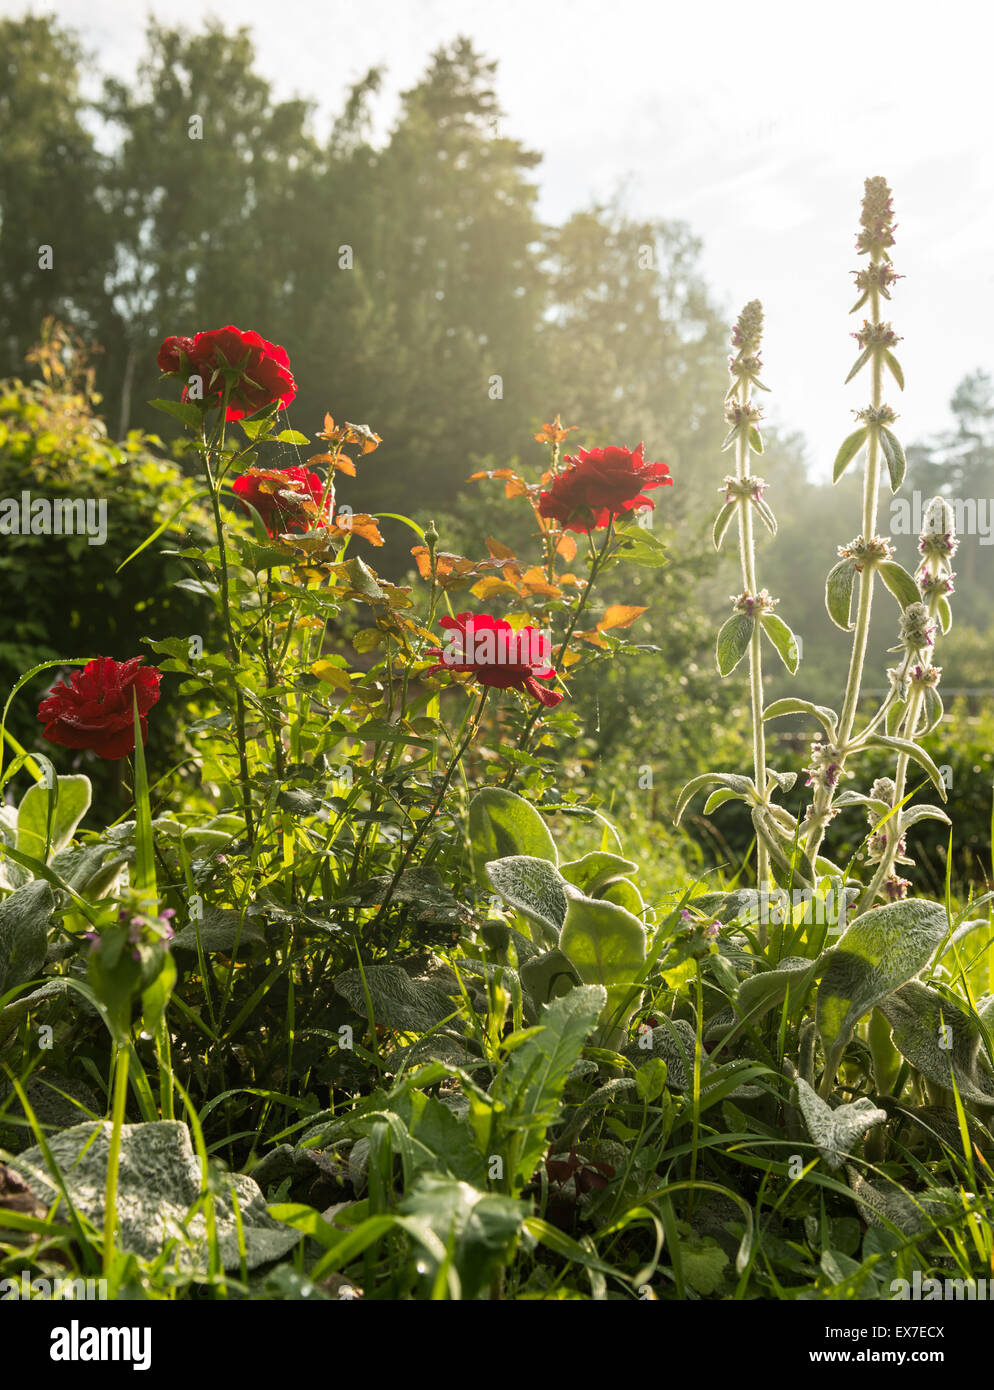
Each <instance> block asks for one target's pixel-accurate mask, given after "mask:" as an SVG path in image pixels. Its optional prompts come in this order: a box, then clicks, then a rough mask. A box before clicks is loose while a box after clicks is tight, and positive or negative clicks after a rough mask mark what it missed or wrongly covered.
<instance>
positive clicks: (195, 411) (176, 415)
mask: <svg viewBox="0 0 994 1390" xmlns="http://www.w3.org/2000/svg"><path fill="white" fill-rule="evenodd" d="M149 405H150V406H151V407H152V409H153V410H161V411H162V413H163V415H171V416H172V417H173V419H174V420H179V422H180V423H181V424H183V425H186V426H187V428H188V429H191V430H193V431H194V433H197V432H198V431H199V429H200V424H201V421H202V420H203V418H204V417H203V412H202V410H201V409H200V407H199V406H196V405H194V404H193V402H192V401H165V400H162V399H159V400H154V401H149Z"/></svg>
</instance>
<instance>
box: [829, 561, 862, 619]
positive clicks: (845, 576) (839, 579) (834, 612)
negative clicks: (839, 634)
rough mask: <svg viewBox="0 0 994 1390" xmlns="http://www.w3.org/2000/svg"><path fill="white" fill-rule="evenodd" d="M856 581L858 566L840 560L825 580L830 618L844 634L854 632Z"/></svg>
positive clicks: (852, 562) (851, 562)
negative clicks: (854, 585)
mask: <svg viewBox="0 0 994 1390" xmlns="http://www.w3.org/2000/svg"><path fill="white" fill-rule="evenodd" d="M855 580H856V565H855V562H854V561H853V560H851V559H846V560H840V561H839V563H838V564H837V565H835V566H833V568H832V569H830V570H829V572H828V578H827V579H826V580H825V607H826V608H827V609H828V616H829V617H830V618H831V619H832V622H833V623H834V624H835V626H836V627H841V628H842V631H843V632H851V631H852V617H851V613H852V591H853V584H854V583H855Z"/></svg>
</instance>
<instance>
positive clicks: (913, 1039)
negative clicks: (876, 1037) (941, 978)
mask: <svg viewBox="0 0 994 1390" xmlns="http://www.w3.org/2000/svg"><path fill="white" fill-rule="evenodd" d="M878 1007H879V1009H880V1012H881V1013H882V1014H883V1015H884V1017H885V1018H886V1019H887V1022H888V1023H889V1024H890V1026H891V1030H892V1033H893V1038H894V1046H895V1047H896V1048H897V1050H898V1051H899V1052H900V1053H901V1056H902V1057H906V1058H907V1060H908V1061H909V1062H910V1063H911V1065H912V1066H913V1067H917V1069H918V1070H919V1071H920V1072H921V1074H922V1076H924V1077H925V1078H926V1079H927V1080H929V1081H931V1082H933V1083H934V1084H935V1085H937V1086H945V1087H946V1088H947V1089H949V1090H952V1087H953V1081H954V1080H955V1082H956V1089H957V1090H958V1091H959V1094H960V1099H961V1100H963V1101H965V1102H966V1103H967V1104H968V1105H980V1106H985V1107H987V1108H988V1109H994V1074H992V1071H991V1067H990V1064H989V1063H988V1062H987V1059H986V1057H985V1055H984V1053H983V1052H982V1051H981V1041H982V1034H981V1029H980V1023H979V1021H978V1019H977V1018H976V1017H975V1015H974V1014H972V1013H970V1012H968V1011H967V1010H966V1009H964V1008H962V1007H961V1006H960V1005H958V1004H953V1003H951V1002H950V1000H948V999H944V998H943V997H942V995H941V994H938V993H937V992H936V991H935V990H934V989H928V988H927V987H926V986H925V985H923V984H919V983H918V981H916V980H914V981H911V982H910V983H909V984H906V985H904V986H903V987H902V988H901V989H898V990H895V991H894V993H893V994H891V995H890V996H889V997H888V998H887V999H884V1000H881V1002H880V1004H879V1006H878Z"/></svg>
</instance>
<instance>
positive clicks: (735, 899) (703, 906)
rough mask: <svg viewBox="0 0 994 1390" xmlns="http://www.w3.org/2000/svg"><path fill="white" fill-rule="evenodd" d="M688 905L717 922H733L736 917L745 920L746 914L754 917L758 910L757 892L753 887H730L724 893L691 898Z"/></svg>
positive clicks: (705, 894)
mask: <svg viewBox="0 0 994 1390" xmlns="http://www.w3.org/2000/svg"><path fill="white" fill-rule="evenodd" d="M688 906H689V907H692V908H695V909H696V911H698V912H702V913H704V915H705V916H706V917H714V918H716V919H717V920H718V921H719V922H734V921H735V919H736V918H739V919H741V920H745V918H746V914H751V919H755V916H756V914H757V912H758V911H759V893H758V892H757V891H756V889H755V888H732V889H730V890H729V891H728V892H724V893H704V894H702V896H701V897H699V898H691V900H690V902H689V904H688Z"/></svg>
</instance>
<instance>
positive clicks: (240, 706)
mask: <svg viewBox="0 0 994 1390" xmlns="http://www.w3.org/2000/svg"><path fill="white" fill-rule="evenodd" d="M227 407H228V388H227V387H226V388H225V393H224V400H223V401H222V402H221V421H220V424H219V428H218V431H217V433H216V435H215V441H212V445H211V447H210V448H208V449H207V450H205V453H204V467H205V469H206V472H207V485H208V487H209V489H210V494H211V509H212V511H213V513H214V530H215V532H216V533H217V550H218V575H219V578H220V591H221V612H222V616H223V618H224V628H225V633H226V634H227V638H228V656H229V659H230V660H231V661H232V662H233V663H237V662H238V644H237V643H236V641H235V629H234V624H233V623H232V620H231V593H230V588H229V583H228V552H227V546H226V545H225V536H224V523H223V521H222V519H221V501H220V492H221V488H220V483H219V481H217V480H215V477H214V471H213V469H212V468H211V461H210V453H211V448H214V447H216V448H218V449H222V448H223V447H224V417H225V413H226V411H227ZM205 442H206V441H205ZM235 737H236V739H237V743H238V780H239V782H240V783H241V790H242V811H243V814H244V816H245V836H246V839H247V840H248V842H249V844H250V845H251V844H252V842H253V841H254V839H255V829H254V825H253V820H252V790H251V785H250V782H249V768H248V752H247V747H246V741H245V701H244V698H243V696H242V692H241V687H240V686H239V685H238V682H237V680H236V681H235Z"/></svg>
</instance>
